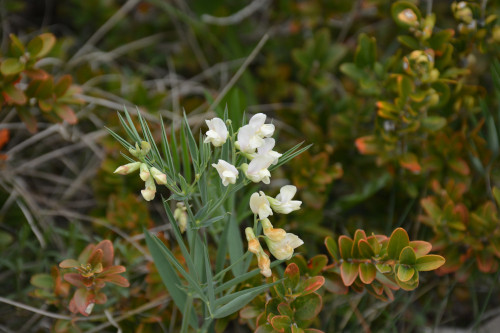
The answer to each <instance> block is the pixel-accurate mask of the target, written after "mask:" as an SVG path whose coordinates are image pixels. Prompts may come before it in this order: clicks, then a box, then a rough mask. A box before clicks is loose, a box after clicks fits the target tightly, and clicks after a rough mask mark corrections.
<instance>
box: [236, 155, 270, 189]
mask: <svg viewBox="0 0 500 333" xmlns="http://www.w3.org/2000/svg"><path fill="white" fill-rule="evenodd" d="M273 161H274V157H272V156H268V155H258V156H257V157H255V158H254V159H253V160H252V161H251V162H250V164H246V163H243V164H242V165H241V169H242V170H243V173H244V174H245V176H246V177H247V178H248V179H250V180H251V181H252V182H254V183H258V182H263V183H264V184H269V183H270V182H271V172H270V171H269V170H268V169H267V168H269V167H270V166H271V164H272V163H273Z"/></svg>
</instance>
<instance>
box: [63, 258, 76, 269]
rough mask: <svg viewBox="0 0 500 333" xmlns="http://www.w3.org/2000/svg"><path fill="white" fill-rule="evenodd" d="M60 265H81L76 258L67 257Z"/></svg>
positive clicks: (68, 266)
mask: <svg viewBox="0 0 500 333" xmlns="http://www.w3.org/2000/svg"><path fill="white" fill-rule="evenodd" d="M59 267H61V268H75V267H80V263H79V262H78V261H76V260H75V259H66V260H63V261H61V263H60V264H59Z"/></svg>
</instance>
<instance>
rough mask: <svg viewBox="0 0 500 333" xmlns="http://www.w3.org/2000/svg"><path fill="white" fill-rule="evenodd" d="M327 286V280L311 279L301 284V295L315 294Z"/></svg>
mask: <svg viewBox="0 0 500 333" xmlns="http://www.w3.org/2000/svg"><path fill="white" fill-rule="evenodd" d="M324 284H325V278H324V277H322V276H320V275H319V276H314V277H311V278H309V279H307V280H305V281H303V282H301V284H300V290H302V292H301V293H300V294H301V295H302V296H303V295H307V294H310V293H313V292H315V291H316V290H318V289H319V288H321V287H322V286H323V285H324Z"/></svg>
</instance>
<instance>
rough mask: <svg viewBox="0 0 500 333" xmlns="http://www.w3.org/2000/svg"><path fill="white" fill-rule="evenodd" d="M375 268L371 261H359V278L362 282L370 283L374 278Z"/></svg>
mask: <svg viewBox="0 0 500 333" xmlns="http://www.w3.org/2000/svg"><path fill="white" fill-rule="evenodd" d="M376 275H377V269H376V268H375V266H374V265H373V264H371V263H361V264H360V265H359V279H360V280H361V282H363V283H364V284H370V283H372V282H373V280H375V276H376Z"/></svg>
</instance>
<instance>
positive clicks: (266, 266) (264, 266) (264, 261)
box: [257, 251, 273, 277]
mask: <svg viewBox="0 0 500 333" xmlns="http://www.w3.org/2000/svg"><path fill="white" fill-rule="evenodd" d="M257 264H258V265H259V268H260V274H262V275H264V276H265V277H270V276H271V275H272V274H273V273H272V271H271V260H270V259H269V256H268V255H267V254H266V253H265V252H264V251H261V252H259V254H257Z"/></svg>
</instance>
